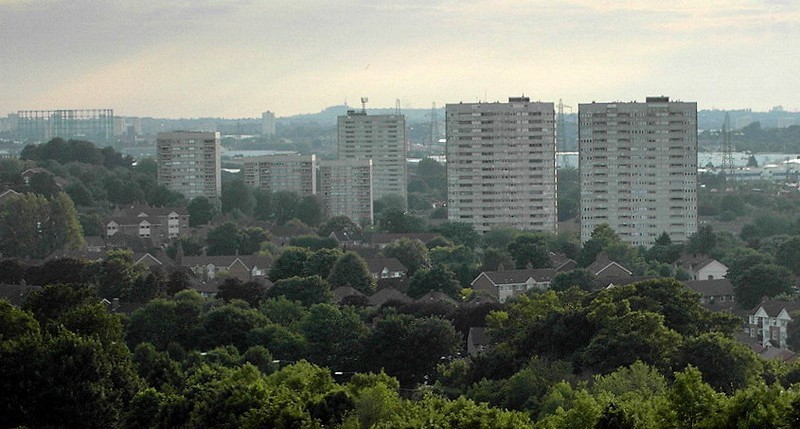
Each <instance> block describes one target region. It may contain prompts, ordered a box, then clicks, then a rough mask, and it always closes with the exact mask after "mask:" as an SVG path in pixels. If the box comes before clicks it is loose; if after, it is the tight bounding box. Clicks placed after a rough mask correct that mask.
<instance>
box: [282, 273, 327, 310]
mask: <svg viewBox="0 0 800 429" xmlns="http://www.w3.org/2000/svg"><path fill="white" fill-rule="evenodd" d="M281 296H282V297H285V298H286V299H288V300H290V301H300V302H301V303H302V304H303V305H304V306H311V305H314V304H321V303H329V302H331V299H332V297H333V296H332V294H331V288H330V286H329V285H328V282H326V281H325V280H323V279H322V278H321V277H319V276H311V277H290V278H286V279H281V280H278V281H276V282H275V285H274V286H272V287H271V288H270V289H269V290H268V291H267V297H268V298H278V297H281Z"/></svg>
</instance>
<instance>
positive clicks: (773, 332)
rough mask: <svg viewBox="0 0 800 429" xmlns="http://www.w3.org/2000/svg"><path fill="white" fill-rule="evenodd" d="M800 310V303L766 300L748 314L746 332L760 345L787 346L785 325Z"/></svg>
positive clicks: (783, 347)
mask: <svg viewBox="0 0 800 429" xmlns="http://www.w3.org/2000/svg"><path fill="white" fill-rule="evenodd" d="M799 310H800V303H796V302H789V301H778V300H767V301H764V302H762V303H761V304H759V305H757V306H756V308H754V309H753V310H752V311H751V312H750V314H749V316H748V322H749V323H748V334H749V335H750V337H751V338H756V339H757V340H758V342H759V344H761V345H762V346H765V347H769V346H772V347H777V348H781V349H785V348H787V343H786V339H787V338H788V331H787V330H786V327H787V326H788V325H789V322H791V321H792V320H794V318H793V317H792V316H791V314H792V313H795V312H797V311H799Z"/></svg>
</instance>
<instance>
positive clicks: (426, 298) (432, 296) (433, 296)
mask: <svg viewBox="0 0 800 429" xmlns="http://www.w3.org/2000/svg"><path fill="white" fill-rule="evenodd" d="M415 302H419V303H430V302H445V303H447V304H453V305H458V301H456V300H455V299H453V298H452V297H450V296H449V295H447V294H446V293H444V292H442V291H438V290H432V291H430V292H428V293H426V294H425V295H422V296H421V297H419V298H417V300H416V301H415Z"/></svg>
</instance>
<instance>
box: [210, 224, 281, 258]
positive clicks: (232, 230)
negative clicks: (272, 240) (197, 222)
mask: <svg viewBox="0 0 800 429" xmlns="http://www.w3.org/2000/svg"><path fill="white" fill-rule="evenodd" d="M269 237H270V236H269V233H268V232H267V231H265V230H263V229H261V228H257V227H247V228H239V227H237V226H236V225H235V224H234V223H232V222H226V223H225V224H223V225H220V226H218V227H217V228H214V229H212V230H211V231H209V232H208V235H207V237H206V243H207V244H208V248H207V249H206V254H207V255H209V256H214V255H234V254H242V255H252V254H254V253H256V252H258V251H259V249H260V248H261V243H263V242H264V241H267V240H269Z"/></svg>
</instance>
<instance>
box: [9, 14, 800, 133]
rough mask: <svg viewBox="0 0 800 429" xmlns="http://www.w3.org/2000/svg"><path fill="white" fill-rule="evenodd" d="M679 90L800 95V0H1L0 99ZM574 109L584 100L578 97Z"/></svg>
mask: <svg viewBox="0 0 800 429" xmlns="http://www.w3.org/2000/svg"><path fill="white" fill-rule="evenodd" d="M523 94H524V95H525V96H529V97H530V98H531V99H532V100H541V101H552V102H556V103H557V102H558V100H559V99H562V100H563V102H564V104H566V105H568V106H571V107H572V108H573V109H574V110H575V111H577V107H578V106H577V105H578V103H586V102H591V101H598V102H600V101H632V100H640V101H641V100H644V98H645V97H646V96H652V95H666V96H670V97H671V99H677V100H682V101H696V102H697V103H698V108H699V109H712V108H719V109H740V108H752V109H753V110H758V111H763V110H769V109H770V108H772V107H773V106H777V105H781V106H783V107H784V108H785V109H786V110H792V111H797V110H800V0H797V1H796V0H763V1H757V0H670V1H665V0H405V1H401V0H395V1H385V0H252V1H248V0H169V1H164V0H122V1H102V0H0V115H3V116H4V115H5V114H6V113H11V112H16V111H17V110H48V109H94V108H112V109H114V112H115V114H116V115H118V116H153V117H167V118H180V117H185V118H189V117H226V118H248V117H258V116H260V114H261V112H263V111H267V110H269V111H272V112H274V113H275V114H276V115H277V116H279V117H282V116H290V115H294V114H299V113H314V112H318V111H320V110H322V109H324V108H326V107H328V106H332V105H340V104H343V103H345V102H346V103H347V104H349V105H351V106H358V105H360V102H359V98H360V97H368V98H369V102H368V104H367V107H368V108H369V107H373V108H379V107H394V106H395V105H396V102H397V100H400V105H401V107H403V108H430V107H431V106H432V103H436V105H437V106H438V107H441V106H443V105H444V104H445V103H458V102H461V101H463V102H476V101H506V100H507V97H509V96H519V95H523ZM566 111H567V112H569V111H570V109H569V108H567V109H566Z"/></svg>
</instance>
